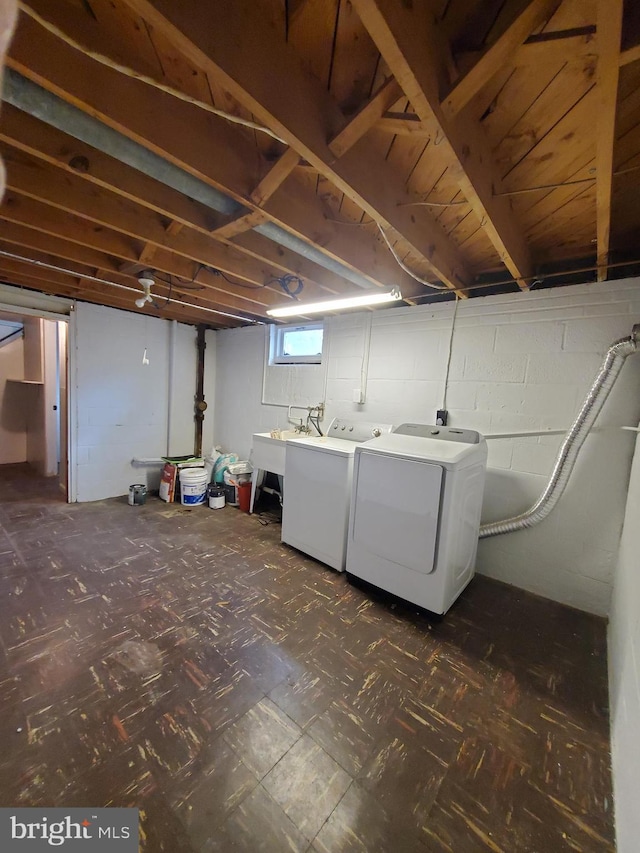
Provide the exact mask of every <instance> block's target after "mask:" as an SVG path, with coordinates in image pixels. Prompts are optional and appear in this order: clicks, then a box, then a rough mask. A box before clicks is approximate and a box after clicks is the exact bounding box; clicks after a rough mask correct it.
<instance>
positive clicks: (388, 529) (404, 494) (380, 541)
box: [353, 450, 442, 574]
mask: <svg viewBox="0 0 640 853" xmlns="http://www.w3.org/2000/svg"><path fill="white" fill-rule="evenodd" d="M354 476H355V477H356V478H357V479H356V484H355V487H354V501H353V513H354V520H353V540H354V542H355V543H357V544H358V546H359V547H360V548H364V549H365V550H367V551H369V553H371V554H375V555H376V556H377V557H379V558H381V559H383V560H387V561H388V562H390V563H396V564H397V565H400V566H406V567H407V568H409V569H412V570H413V571H415V572H420V573H421V574H429V573H430V572H432V571H433V568H434V563H435V550H436V539H437V534H438V517H439V512H440V491H441V485H442V468H441V467H440V466H439V465H434V464H431V463H429V462H421V461H418V460H415V459H402V458H397V457H393V456H381V455H379V454H377V453H371V452H367V451H366V450H362V451H361V452H360V453H359V455H357V457H356V470H355V475H354Z"/></svg>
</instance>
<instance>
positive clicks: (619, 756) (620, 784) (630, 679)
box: [609, 439, 640, 853]
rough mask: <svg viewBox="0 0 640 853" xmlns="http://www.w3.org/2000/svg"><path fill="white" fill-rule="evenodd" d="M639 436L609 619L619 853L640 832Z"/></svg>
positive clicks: (634, 843) (630, 851) (634, 845)
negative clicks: (639, 800) (639, 724)
mask: <svg viewBox="0 0 640 853" xmlns="http://www.w3.org/2000/svg"><path fill="white" fill-rule="evenodd" d="M639 516H640V439H639V440H638V442H637V444H636V452H635V456H634V460H633V466H632V469H631V482H630V484H629V498H628V502H627V511H626V516H625V522H624V530H623V533H622V540H621V543H620V555H619V558H618V567H617V572H616V579H615V584H614V590H613V602H612V607H611V620H610V623H609V701H610V706H611V759H612V763H613V779H614V793H615V803H616V835H617V841H618V851H619V853H635V851H636V850H637V849H638V837H639V836H640V812H639V811H638V787H639V786H640V732H639V731H638V720H639V719H640V613H639V610H638V605H639V604H640V572H639V571H638V552H639V551H640V526H639V525H638V517H639Z"/></svg>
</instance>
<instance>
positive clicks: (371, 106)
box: [329, 77, 402, 157]
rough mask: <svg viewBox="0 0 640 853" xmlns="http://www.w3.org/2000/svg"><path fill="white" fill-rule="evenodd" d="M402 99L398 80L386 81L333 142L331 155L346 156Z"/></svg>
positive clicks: (390, 79) (330, 146) (330, 144)
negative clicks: (390, 108) (399, 99)
mask: <svg viewBox="0 0 640 853" xmlns="http://www.w3.org/2000/svg"><path fill="white" fill-rule="evenodd" d="M400 97H402V89H401V88H400V86H399V85H398V83H397V82H396V80H394V79H393V77H390V78H389V79H388V80H385V82H384V83H383V84H382V86H380V88H379V89H378V91H377V92H376V93H375V94H374V95H373V96H372V97H371V99H370V100H369V101H367V103H366V104H365V105H364V106H363V107H361V108H360V110H359V111H358V112H357V113H356V115H355V116H354V117H353V118H352V119H350V121H349V122H348V123H347V124H346V125H345V126H344V127H343V128H342V130H341V131H340V133H338V134H337V135H336V136H334V138H333V139H332V140H331V142H330V143H329V148H330V149H331V153H332V154H333V155H334V156H335V157H342V156H343V154H346V153H347V151H348V150H349V149H350V148H352V147H353V146H354V145H355V144H356V142H357V141H358V140H359V139H361V138H362V137H363V136H364V135H365V133H366V132H367V131H368V130H370V129H371V128H372V127H373V126H374V124H375V123H376V122H377V121H378V120H379V119H380V118H382V116H383V115H384V114H385V113H386V111H387V110H388V109H389V107H391V106H393V104H395V102H396V101H397V100H398V98H400Z"/></svg>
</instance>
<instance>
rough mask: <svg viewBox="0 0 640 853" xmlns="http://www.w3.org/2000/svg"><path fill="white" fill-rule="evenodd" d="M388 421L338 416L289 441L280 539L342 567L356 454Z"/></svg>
mask: <svg viewBox="0 0 640 853" xmlns="http://www.w3.org/2000/svg"><path fill="white" fill-rule="evenodd" d="M390 430H391V425H390V424H373V423H363V422H356V421H346V420H342V419H340V418H334V420H333V421H332V422H331V424H330V425H329V429H328V431H327V435H325V436H322V437H321V436H318V437H317V438H305V439H302V440H300V439H293V440H289V441H287V450H286V455H285V464H284V494H283V502H282V541H283V542H286V543H287V544H288V545H293V547H294V548H298V549H299V550H300V551H303V552H304V553H305V554H309V556H311V557H315V559H316V560H320V562H322V563H326V564H327V565H328V566H331V568H333V569H337V570H338V571H339V572H343V571H344V568H345V558H346V552H347V531H348V526H349V506H350V502H351V478H352V472H353V456H354V453H355V451H356V449H357V447H359V446H360V443H361V442H366V441H368V440H370V439H373V438H375V437H376V436H381V435H383V434H385V433H389V432H390Z"/></svg>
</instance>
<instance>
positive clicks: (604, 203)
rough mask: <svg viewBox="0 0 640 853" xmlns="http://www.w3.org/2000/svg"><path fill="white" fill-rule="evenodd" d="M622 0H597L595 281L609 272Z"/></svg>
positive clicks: (601, 278) (604, 277)
mask: <svg viewBox="0 0 640 853" xmlns="http://www.w3.org/2000/svg"><path fill="white" fill-rule="evenodd" d="M622 11H623V0H598V6H597V16H598V17H597V22H598V23H597V26H598V32H597V39H598V54H599V57H600V58H599V61H598V67H597V78H596V80H597V97H598V111H597V114H596V231H597V264H598V281H604V280H606V278H607V274H608V261H609V241H610V236H611V193H612V184H613V147H614V143H615V132H616V108H617V102H618V76H619V73H620V40H621V37H622Z"/></svg>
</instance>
